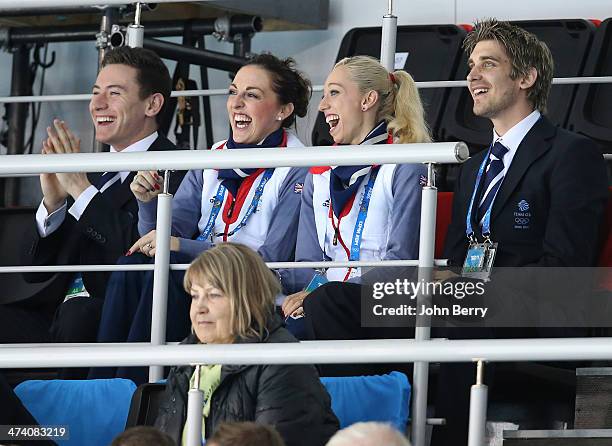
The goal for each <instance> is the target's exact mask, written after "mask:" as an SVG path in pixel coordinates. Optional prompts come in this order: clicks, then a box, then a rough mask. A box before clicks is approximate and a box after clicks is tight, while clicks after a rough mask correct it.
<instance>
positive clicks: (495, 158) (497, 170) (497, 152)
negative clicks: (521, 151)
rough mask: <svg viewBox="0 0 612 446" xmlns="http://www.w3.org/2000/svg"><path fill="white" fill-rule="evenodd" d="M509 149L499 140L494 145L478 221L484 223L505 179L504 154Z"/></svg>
mask: <svg viewBox="0 0 612 446" xmlns="http://www.w3.org/2000/svg"><path fill="white" fill-rule="evenodd" d="M506 153H508V149H507V148H506V147H505V146H504V145H503V144H502V143H500V142H499V141H497V142H496V143H495V144H494V145H493V149H491V156H490V158H489V165H488V166H487V171H486V174H485V181H484V185H483V187H482V200H481V201H480V205H479V206H478V223H479V224H482V219H483V217H484V215H485V212H487V209H489V206H491V203H492V202H493V200H494V199H495V195H496V194H497V191H498V190H499V187H500V186H501V183H502V181H503V179H504V175H503V171H504V155H505V154H506Z"/></svg>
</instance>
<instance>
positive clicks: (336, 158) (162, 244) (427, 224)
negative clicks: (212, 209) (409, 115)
mask: <svg viewBox="0 0 612 446" xmlns="http://www.w3.org/2000/svg"><path fill="white" fill-rule="evenodd" d="M468 157H469V151H468V148H467V146H466V145H465V144H464V143H429V144H393V145H378V146H370V147H363V146H343V147H305V148H302V149H299V150H286V149H285V150H283V149H250V150H248V153H247V151H243V150H236V151H191V150H187V151H173V152H166V153H164V152H151V153H147V154H146V157H145V156H144V154H142V153H80V154H60V155H12V156H6V157H3V162H2V164H1V165H0V176H10V175H15V174H39V173H54V172H84V171H89V172H107V171H109V172H112V171H126V170H130V171H135V170H159V169H161V168H164V169H178V170H188V169H205V168H217V169H218V168H236V167H239V168H247V167H278V166H311V165H312V164H313V160H316V164H317V165H355V164H371V163H372V162H375V163H377V164H393V163H423V162H424V163H427V164H428V166H429V167H428V179H427V180H428V181H427V185H426V186H425V187H424V188H423V200H422V207H421V215H422V218H421V227H422V228H426V229H425V230H423V229H422V230H421V233H420V237H421V240H420V244H419V249H420V253H419V261H418V262H417V264H418V266H420V267H426V268H425V269H428V270H430V271H431V269H432V268H431V267H432V266H433V265H434V258H433V252H434V242H435V231H434V230H433V228H435V215H436V188H435V187H434V186H433V168H432V166H431V163H457V162H463V161H465V160H466V159H467V158H468ZM167 184H168V182H167V181H166V182H165V185H164V186H165V187H164V192H166V191H167ZM170 200H171V195H169V194H167V193H163V194H161V195H160V196H159V197H158V216H157V222H158V224H157V226H158V232H157V243H156V245H157V247H158V249H157V255H156V256H155V265H154V267H153V269H154V274H153V277H154V282H153V290H154V292H153V315H152V324H151V325H152V329H151V345H148V346H146V347H143V346H142V345H140V346H130V345H114V346H112V347H110V348H105V347H104V346H100V347H99V348H95V349H94V350H91V348H90V347H66V346H63V347H58V348H61V349H68V351H65V350H58V351H56V353H58V354H59V353H60V352H61V355H62V356H64V352H65V353H66V354H69V355H75V356H80V355H79V352H80V353H84V352H85V351H88V352H91V353H94V356H96V357H98V358H105V359H104V360H105V361H108V363H109V364H110V363H116V360H117V359H118V358H119V357H118V356H117V353H118V351H119V350H117V349H116V347H118V346H119V347H121V348H122V349H124V348H127V349H130V348H132V349H136V350H139V349H140V350H141V351H144V350H142V349H143V348H146V349H148V348H149V347H152V346H157V348H172V347H167V346H162V344H164V343H165V319H166V305H167V296H166V293H167V280H168V271H169V268H170V267H169V258H168V257H169V256H167V255H164V256H162V255H160V251H161V250H163V251H164V253H165V254H168V251H169V236H170V234H169V231H168V229H169V225H170V215H171V202H170ZM160 222H165V224H164V230H161V228H160ZM162 238H163V239H162ZM309 266H310V265H309ZM327 266H329V264H328V265H327ZM72 267H74V265H72V266H71V268H72ZM101 267H105V265H101ZM149 267H150V265H149ZM61 268H62V269H63V270H65V269H66V268H65V266H62V267H61ZM82 270H83V268H81V271H82ZM423 330H424V329H423V328H422V327H417V329H416V331H417V335H418V333H419V332H421V333H422V332H423ZM426 333H427V336H420V337H419V336H417V338H418V339H419V340H425V339H428V338H429V332H428V331H426ZM327 345H329V346H331V348H332V350H335V347H333V344H327ZM20 347H23V348H17V349H15V348H7V349H5V348H0V364H2V366H4V367H8V364H10V363H11V362H10V361H11V360H9V357H8V356H7V357H3V356H2V355H4V354H6V355H10V356H11V357H13V358H19V357H22V358H25V357H26V356H27V355H29V354H31V353H32V352H34V356H35V358H36V359H35V360H33V361H34V362H36V361H37V362H38V363H40V364H43V363H44V364H47V365H48V364H49V363H48V362H47V361H46V359H50V358H51V357H52V356H53V357H57V356H56V355H55V354H52V353H51V350H48V352H47V353H45V354H44V356H42V357H44V358H45V359H44V360H42V361H41V356H40V355H39V354H37V353H36V352H37V351H38V353H40V350H36V348H34V347H32V348H26V347H24V346H20ZM39 348H40V347H39ZM54 348H55V347H53V346H47V347H44V348H43V350H47V349H54ZM175 348H176V347H175ZM267 348H269V346H268V345H266V349H267ZM313 348H317V347H316V346H313ZM121 351H123V350H121ZM356 351H359V352H360V355H363V356H360V358H361V360H362V361H369V360H370V358H369V357H368V356H367V355H368V353H367V352H365V351H364V350H363V349H358V350H356ZM147 352H148V353H146V354H145V356H142V357H141V358H143V362H141V364H146V363H147V361H148V360H150V359H152V356H153V357H154V356H156V354H153V353H152V352H150V351H149V350H147ZM396 353H397V352H396ZM22 355H23V356H22ZM128 356H131V357H132V358H135V356H134V355H132V354H131V353H130V354H129V355H128ZM257 356H258V357H259V358H261V359H262V360H263V361H264V362H265V361H266V358H267V355H263V356H262V355H261V354H259V353H258V354H257ZM64 357H65V356H64ZM80 357H81V358H85V356H80ZM145 357H146V358H148V360H145V359H144V358H145ZM236 358H240V357H236ZM331 358H335V359H333V360H338V356H337V355H332V356H330V359H331ZM4 359H6V361H4ZM87 359H93V357H90V356H87ZM168 359H169V360H170V362H173V361H174V359H173V358H168ZM353 359H356V358H353ZM208 360H211V358H209V359H208ZM300 360H301V361H302V362H303V363H312V362H313V360H314V359H313V357H312V356H311V355H310V353H309V354H308V356H302V357H301V359H300ZM170 362H169V363H170ZM204 362H206V361H204ZM149 363H150V364H152V365H151V367H150V380H152V381H156V380H158V379H160V378H161V377H162V370H163V369H162V367H161V366H160V365H155V364H156V363H155V362H153V361H150V362H149ZM22 364H25V363H22ZM84 364H89V365H90V366H91V365H96V364H95V363H94V362H92V361H86V362H84ZM418 365H421V366H425V368H423V367H421V368H422V369H423V370H421V371H422V373H421V374H420V376H421V381H423V380H425V387H424V388H423V389H424V390H423V391H421V389H420V388H419V386H417V383H416V382H415V385H414V386H413V390H414V400H413V401H414V402H413V406H416V407H415V408H414V409H413V424H414V425H415V426H417V427H419V430H422V429H423V427H421V426H420V425H421V424H423V426H424V425H425V423H426V422H427V419H426V417H425V410H426V384H427V382H426V379H427V369H426V367H427V363H426V362H423V361H420V362H417V363H415V369H416V368H417V366H418ZM22 366H23V367H26V365H22ZM417 374H418V372H417ZM417 381H419V380H417Z"/></svg>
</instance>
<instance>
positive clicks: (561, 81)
mask: <svg viewBox="0 0 612 446" xmlns="http://www.w3.org/2000/svg"><path fill="white" fill-rule="evenodd" d="M552 83H553V85H572V84H607V83H612V76H593V77H588V76H585V77H557V78H554V79H553V80H552ZM415 84H416V86H417V88H419V89H428V88H458V87H467V81H417V82H415ZM312 90H313V91H315V92H318V91H323V85H315V86H313V87H312ZM226 95H227V88H216V89H209V90H177V91H173V92H172V94H171V96H172V97H181V96H194V97H195V96H226ZM91 97H92V95H91V93H82V94H54V95H46V96H1V97H0V103H5V104H10V103H24V102H28V103H29V102H59V101H64V102H73V101H89V100H91Z"/></svg>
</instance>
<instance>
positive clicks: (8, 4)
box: [0, 0, 214, 12]
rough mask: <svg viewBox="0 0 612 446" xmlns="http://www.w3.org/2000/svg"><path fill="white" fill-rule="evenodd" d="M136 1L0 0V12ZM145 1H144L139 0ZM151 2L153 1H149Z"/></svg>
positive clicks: (174, 0) (202, 0)
mask: <svg viewBox="0 0 612 446" xmlns="http://www.w3.org/2000/svg"><path fill="white" fill-rule="evenodd" d="M213 1H214V0H198V3H208V2H213ZM134 3H136V2H134V1H126V0H52V1H51V0H19V1H15V0H0V12H4V11H13V10H15V9H36V8H47V7H49V6H54V7H72V6H75V7H81V6H100V5H101V4H102V5H104V6H121V5H131V4H134ZM141 3H146V2H141ZM150 3H153V2H150ZM155 3H191V2H190V1H187V0H155Z"/></svg>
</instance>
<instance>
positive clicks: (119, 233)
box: [22, 135, 185, 308]
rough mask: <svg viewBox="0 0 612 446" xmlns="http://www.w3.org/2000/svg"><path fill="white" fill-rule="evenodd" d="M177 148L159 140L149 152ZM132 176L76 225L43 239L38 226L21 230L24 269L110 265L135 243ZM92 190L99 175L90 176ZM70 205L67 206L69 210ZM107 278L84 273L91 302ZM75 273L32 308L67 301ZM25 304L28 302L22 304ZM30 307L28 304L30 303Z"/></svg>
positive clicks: (31, 278)
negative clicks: (54, 266)
mask: <svg viewBox="0 0 612 446" xmlns="http://www.w3.org/2000/svg"><path fill="white" fill-rule="evenodd" d="M175 149H176V146H175V145H174V144H173V143H172V142H170V141H169V140H168V139H167V138H166V137H164V136H161V135H160V136H159V137H158V138H157V139H156V140H155V141H154V142H153V144H152V145H151V147H149V150H150V151H159V150H175ZM184 174H185V172H174V173H173V174H172V176H171V186H170V189H171V192H172V193H174V192H176V189H177V188H178V185H179V184H180V182H181V180H182V179H183V176H184ZM134 175H135V172H131V173H130V175H129V176H128V177H127V178H126V179H125V181H123V183H121V185H120V186H119V187H118V188H112V189H109V190H108V193H107V192H106V191H105V192H104V193H102V194H96V195H95V197H94V198H93V199H92V200H91V201H90V202H89V205H88V206H87V208H86V209H85V212H83V215H82V216H81V218H80V219H79V221H76V220H75V219H74V217H73V216H72V215H71V214H70V213H67V214H66V218H65V220H64V222H63V223H62V224H61V226H60V227H59V228H58V229H57V230H56V231H55V232H53V233H52V234H50V235H49V236H47V237H45V238H41V237H40V236H39V234H38V229H37V227H36V222H35V221H33V222H32V224H31V225H29V227H27V228H24V230H25V234H24V238H23V251H22V256H23V257H22V264H24V265H79V264H81V265H90V264H114V263H116V262H117V259H118V258H119V257H120V256H122V255H124V254H125V252H126V251H127V250H128V249H129V248H130V246H131V245H132V244H133V243H134V242H135V241H136V240H138V238H139V234H138V228H137V224H138V204H137V202H136V198H135V197H134V195H133V194H132V191H131V190H130V182H131V181H132V178H133V177H134ZM88 177H89V179H90V181H91V182H92V184H94V183H95V181H96V179H97V178H99V177H100V174H88ZM71 204H72V200H69V202H68V207H70V205H71ZM51 275H52V274H43V273H31V274H26V275H25V279H26V281H28V282H42V281H45V280H48V279H49V277H50V276H51ZM109 276H110V273H91V272H89V273H88V272H86V273H83V283H84V284H85V288H86V289H87V291H88V292H89V293H90V294H91V295H92V296H93V297H99V298H104V294H105V291H106V283H107V281H108V278H109ZM73 277H74V273H61V274H60V277H58V280H55V281H53V282H52V284H51V286H50V287H49V289H47V290H45V292H44V293H42V294H41V295H39V296H42V300H39V301H37V302H36V303H35V304H36V305H44V306H49V307H51V308H55V307H56V306H57V305H58V304H60V303H61V302H62V300H63V298H64V296H65V293H66V290H67V288H68V285H69V282H70V281H71V280H72V278H73ZM26 304H27V302H26ZM30 304H31V303H30Z"/></svg>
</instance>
